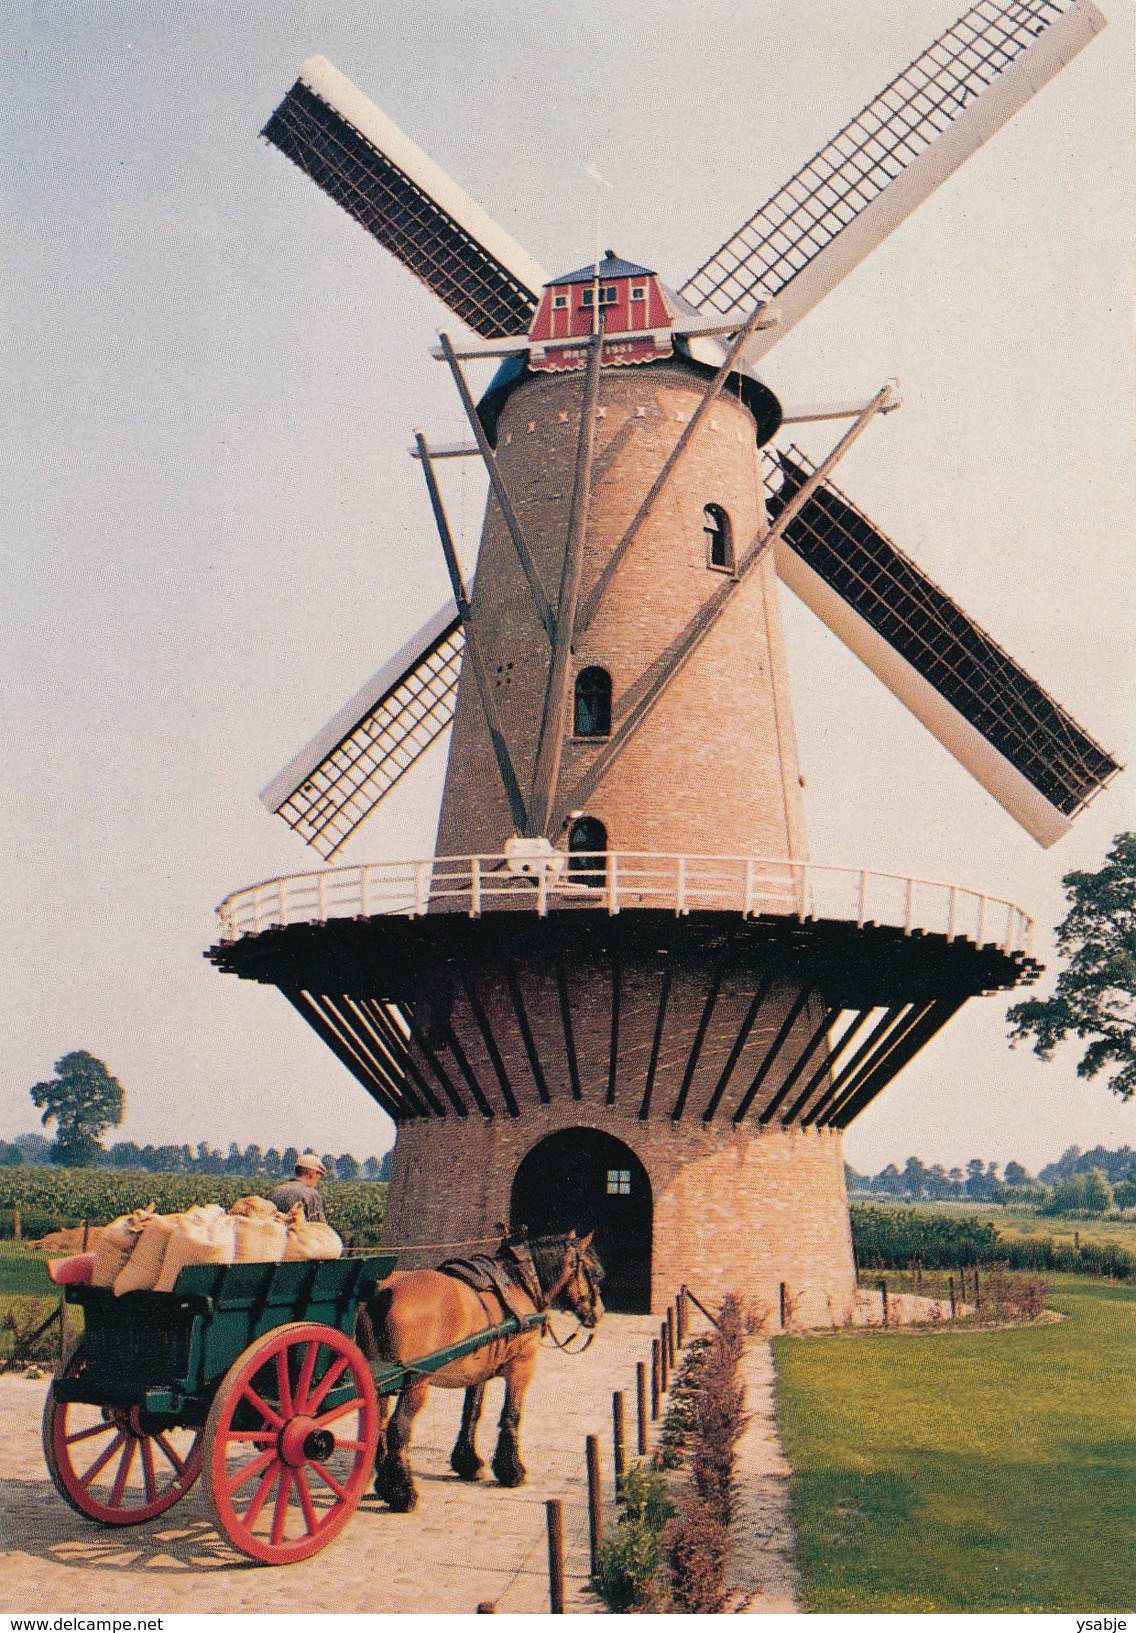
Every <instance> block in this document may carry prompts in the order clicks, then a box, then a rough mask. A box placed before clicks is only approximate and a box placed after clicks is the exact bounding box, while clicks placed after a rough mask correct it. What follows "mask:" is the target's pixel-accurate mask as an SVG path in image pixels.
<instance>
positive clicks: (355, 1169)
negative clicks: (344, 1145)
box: [335, 1151, 359, 1179]
mask: <svg viewBox="0 0 1136 1633" xmlns="http://www.w3.org/2000/svg"><path fill="white" fill-rule="evenodd" d="M335 1171H336V1174H337V1175H338V1177H339V1178H340V1179H358V1178H359V1163H358V1161H357V1159H356V1158H355V1157H353V1156H352V1155H351V1153H350V1151H344V1152H342V1153H341V1154H340V1155H339V1156H338V1157H336V1159H335Z"/></svg>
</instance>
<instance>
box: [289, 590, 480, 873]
mask: <svg viewBox="0 0 1136 1633" xmlns="http://www.w3.org/2000/svg"><path fill="white" fill-rule="evenodd" d="M464 646H465V637H464V635H463V634H462V630H461V623H460V620H459V618H458V611H457V608H456V606H455V605H454V603H453V602H452V601H447V602H446V604H445V606H443V607H439V609H438V611H437V612H436V613H435V614H434V616H433V617H432V618H431V619H429V620H428V622H427V623H426V624H424V625H423V627H422V628H421V629H420V630H419V631H418V633H417V635H415V636H413V637H412V638H411V640H409V641H408V642H407V643H406V645H405V646H404V647H403V648H402V649H401V651H399V652H396V653H395V655H394V657H393V658H391V660H390V662H389V663H386V664H384V665H383V667H382V668H381V669H380V670H379V672H378V674H376V675H373V676H372V677H371V679H370V680H369V681H368V682H367V684H366V686H364V687H362V688H361V690H360V691H358V692H357V693H356V694H355V696H354V697H353V698H352V699H351V700H350V702H348V703H346V704H344V706H343V708H342V709H340V711H339V713H338V714H337V715H335V716H334V718H333V719H331V720H329V721H328V723H327V725H326V726H324V728H323V729H322V731H320V732H318V733H317V734H316V736H315V737H313V738H312V740H311V742H310V743H308V744H307V745H306V747H304V748H302V749H301V750H300V752H299V754H297V755H296V756H295V757H294V758H293V759H292V760H290V761H289V762H288V764H287V765H286V766H285V767H284V769H283V770H282V771H281V772H279V773H278V774H277V775H276V776H275V777H274V778H273V779H272V781H271V782H270V783H269V785H268V787H267V788H266V789H264V791H263V793H262V794H261V796H260V798H261V801H262V802H263V804H264V805H266V806H267V807H268V809H269V810H270V811H272V812H274V813H275V814H276V815H278V816H281V817H283V818H284V821H285V822H286V823H287V824H288V826H289V827H290V828H294V829H295V831H296V832H297V833H298V834H299V835H300V837H301V838H302V839H306V840H307V842H308V844H309V845H311V846H312V847H313V848H314V849H315V850H317V851H318V852H319V853H320V855H321V856H322V857H324V858H325V859H326V858H328V857H330V856H334V854H335V852H336V851H337V850H338V849H339V848H340V846H341V845H342V844H343V843H344V842H345V841H346V840H347V839H348V838H349V837H350V835H351V834H352V833H354V831H355V829H356V828H357V827H358V826H359V824H360V823H361V822H363V821H364V820H365V818H366V817H368V816H369V815H370V813H371V812H372V811H373V810H374V808H375V806H376V805H377V804H378V803H379V801H380V800H381V799H382V798H383V796H384V795H385V794H388V793H389V792H390V790H391V789H392V788H393V787H394V785H395V783H397V782H398V781H399V779H400V778H401V777H403V776H405V774H406V773H407V772H408V771H409V770H410V768H411V766H412V765H414V764H415V762H416V761H418V760H419V759H421V757H422V755H423V754H425V752H426V750H427V749H428V748H429V747H430V745H431V743H433V741H434V739H435V738H436V737H438V736H440V734H441V733H442V732H443V731H445V729H446V727H447V726H448V725H449V723H450V721H451V720H452V719H453V716H454V705H455V703H456V700H457V690H458V675H459V673H460V670H461V659H462V651H463V648H464Z"/></svg>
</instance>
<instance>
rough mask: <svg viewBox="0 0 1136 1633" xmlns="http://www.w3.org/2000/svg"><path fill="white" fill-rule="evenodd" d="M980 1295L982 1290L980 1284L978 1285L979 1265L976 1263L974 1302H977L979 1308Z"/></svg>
mask: <svg viewBox="0 0 1136 1633" xmlns="http://www.w3.org/2000/svg"><path fill="white" fill-rule="evenodd" d="M979 1297H980V1291H979V1286H978V1266H977V1265H975V1267H974V1303H975V1307H976V1308H977V1305H978V1300H979Z"/></svg>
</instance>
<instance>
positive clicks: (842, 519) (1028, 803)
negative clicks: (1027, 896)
mask: <svg viewBox="0 0 1136 1633" xmlns="http://www.w3.org/2000/svg"><path fill="white" fill-rule="evenodd" d="M813 469H814V467H813V465H812V464H811V462H810V461H809V460H808V459H807V458H806V456H805V455H803V454H802V453H801V452H800V450H799V449H797V448H793V449H792V450H791V457H790V454H786V453H782V454H781V455H780V467H779V468H778V467H776V466H774V467H772V468H771V469H770V472H769V474H768V476H767V478H766V488H767V491H768V493H769V511H770V515H771V516H773V517H776V516H777V515H779V514H780V512H781V511H782V510H783V509H784V507H785V505H786V503H787V502H788V500H789V499H790V497H791V496H792V495H793V493H795V492H796V491H797V489H798V488H799V487H800V486H801V484H802V483H803V482H804V481H805V478H806V477H807V476H808V475H809V474H810V473H811V471H812V470H813ZM777 571H778V574H779V576H780V577H781V578H782V579H783V580H784V582H785V583H786V584H788V586H789V588H790V589H792V590H793V591H795V592H796V594H797V595H799V596H800V597H801V599H802V600H803V601H804V602H805V604H806V606H808V607H810V608H811V610H812V611H813V612H815V613H816V615H817V616H818V617H819V618H821V619H822V620H823V621H824V622H825V623H826V624H827V625H828V626H829V628H830V629H831V630H833V631H834V633H835V634H837V635H838V636H839V637H840V639H841V640H842V641H844V643H845V644H846V645H847V646H849V647H850V648H851V649H852V651H853V652H855V653H856V655H857V657H859V658H861V659H862V660H863V662H864V663H866V664H867V665H868V667H869V668H870V669H871V670H873V671H874V673H875V674H876V675H878V676H879V678H880V679H881V680H882V681H883V683H884V685H885V686H887V687H888V688H889V690H890V691H892V692H894V693H895V695H896V697H898V698H899V699H900V701H901V702H902V703H904V704H906V706H907V707H908V708H909V709H910V710H911V711H912V712H913V713H914V714H915V715H916V717H917V718H918V719H919V720H921V721H922V722H923V724H924V725H925V726H926V727H927V729H928V730H929V731H930V732H932V733H933V735H934V736H935V737H937V738H938V739H939V741H940V742H941V743H942V744H943V746H944V747H945V748H947V749H948V750H949V751H950V753H951V754H953V755H954V757H955V758H956V759H957V760H959V761H960V762H961V764H962V765H964V766H965V767H966V768H967V770H968V771H969V772H970V773H971V774H972V776H974V777H976V778H977V779H978V781H979V782H980V783H981V784H982V786H983V787H984V788H985V789H986V790H987V792H988V793H990V794H992V795H993V796H994V798H995V799H996V800H997V801H998V802H999V804H1000V805H1002V806H1004V807H1005V809H1006V810H1007V811H1008V812H1009V813H1010V815H1011V816H1013V817H1014V818H1015V819H1016V820H1017V821H1018V822H1020V823H1021V824H1022V826H1023V827H1024V828H1025V829H1027V831H1028V832H1029V833H1031V834H1032V835H1033V837H1034V838H1035V839H1036V840H1037V841H1038V843H1039V844H1041V845H1044V846H1047V847H1048V846H1049V845H1052V844H1054V843H1055V841H1056V840H1058V839H1060V838H1061V836H1062V835H1063V834H1065V833H1067V832H1068V831H1069V828H1070V827H1071V825H1072V819H1073V817H1075V816H1076V815H1077V813H1078V812H1079V811H1081V810H1082V809H1083V808H1084V806H1085V805H1087V803H1088V802H1089V800H1090V799H1092V797H1093V796H1094V794H1096V793H1098V792H1099V791H1100V789H1102V788H1103V787H1104V786H1105V784H1106V783H1107V782H1108V781H1109V780H1110V779H1111V778H1112V777H1113V776H1114V775H1115V774H1116V772H1117V771H1119V769H1120V766H1119V765H1118V763H1117V761H1116V760H1114V759H1113V757H1112V756H1111V755H1110V754H1107V753H1106V752H1105V750H1104V749H1102V748H1101V747H1100V746H1099V745H1098V744H1097V743H1095V742H1094V741H1093V739H1092V738H1091V737H1090V736H1089V735H1088V733H1087V732H1085V731H1083V730H1082V729H1081V727H1080V726H1078V724H1077V722H1076V721H1075V720H1074V719H1073V718H1072V717H1071V716H1070V715H1069V714H1067V713H1066V711H1065V710H1064V709H1063V708H1062V707H1061V705H1060V704H1059V703H1056V702H1055V701H1054V700H1053V698H1051V697H1050V696H1049V694H1048V693H1047V692H1045V691H1043V689H1042V688H1041V687H1040V686H1039V685H1038V684H1037V682H1036V681H1035V680H1033V679H1032V678H1031V677H1030V676H1029V675H1028V674H1027V673H1026V672H1025V670H1024V669H1022V668H1021V667H1020V665H1019V664H1017V663H1015V661H1014V659H1013V658H1011V657H1010V656H1009V655H1008V654H1007V653H1006V652H1004V651H1003V650H1002V648H1001V647H1000V646H999V645H998V644H997V643H996V642H995V641H993V640H992V639H991V637H990V636H989V635H987V634H986V632H985V630H983V629H981V628H979V626H978V625H977V624H976V623H975V622H974V620H973V619H971V618H969V617H968V616H967V614H966V613H965V612H963V610H962V608H961V607H959V606H958V605H957V604H956V603H955V602H954V601H952V600H951V598H950V597H949V596H948V595H946V594H945V593H944V592H943V591H942V590H940V589H939V588H938V586H937V585H936V584H933V583H932V581H931V580H930V579H929V578H928V577H927V576H926V574H925V573H924V572H923V571H922V570H921V569H920V568H919V567H917V566H916V564H915V563H914V562H913V561H912V560H911V558H910V557H909V556H906V555H904V554H903V552H902V551H901V550H900V549H898V548H897V546H896V545H894V544H893V543H892V542H891V540H890V539H888V538H885V536H884V535H883V534H882V533H881V532H880V531H879V529H878V528H876V527H875V526H874V524H873V523H872V522H870V521H869V520H868V518H867V517H866V516H865V515H864V513H863V512H862V511H860V510H858V509H857V508H856V506H855V505H854V504H852V502H851V501H850V500H849V499H847V498H846V497H845V496H844V494H842V493H841V492H840V490H839V489H838V488H836V487H835V486H834V485H833V484H832V483H831V482H825V483H823V484H822V486H821V487H820V488H819V489H818V490H817V492H816V493H815V494H814V496H813V497H812V499H811V500H809V501H808V503H807V504H806V505H805V506H804V508H803V510H802V511H801V513H800V515H799V516H798V517H796V518H795V519H794V520H793V521H792V522H791V523H790V524H789V527H788V528H787V530H786V532H785V535H784V537H783V539H781V540H779V541H778V544H777Z"/></svg>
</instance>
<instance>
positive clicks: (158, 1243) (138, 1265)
mask: <svg viewBox="0 0 1136 1633" xmlns="http://www.w3.org/2000/svg"><path fill="white" fill-rule="evenodd" d="M179 1218H180V1215H179V1214H176V1213H156V1214H154V1215H153V1216H152V1217H151V1218H149V1219H147V1221H146V1223H145V1224H144V1225H143V1226H142V1229H141V1231H140V1232H139V1234H138V1236H137V1238H136V1240H135V1243H134V1251H133V1252H132V1253H131V1255H130V1257H129V1259H127V1261H126V1263H125V1264H124V1265H123V1267H122V1269H121V1270H120V1271H119V1273H118V1275H117V1276H116V1277H115V1279H114V1296H115V1298H121V1297H122V1295H123V1293H137V1292H141V1291H143V1290H144V1289H146V1288H148V1287H153V1285H154V1283H155V1282H156V1281H157V1279H158V1277H159V1276H160V1275H161V1273H162V1260H163V1259H164V1258H165V1256H166V1246H167V1244H168V1242H169V1239H170V1237H171V1236H172V1235H173V1233H174V1229H175V1227H176V1225H177V1222H178V1219H179Z"/></svg>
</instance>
